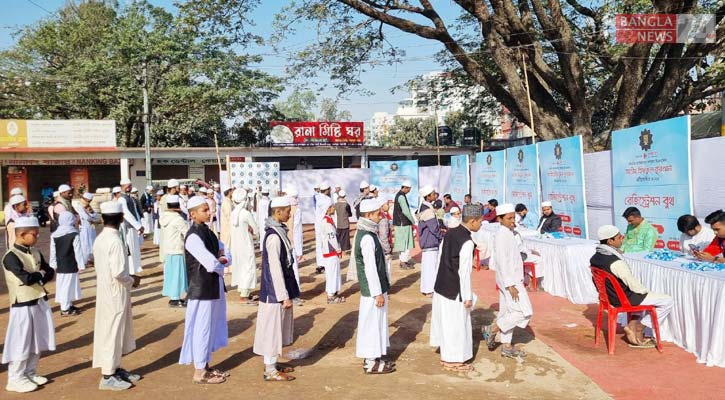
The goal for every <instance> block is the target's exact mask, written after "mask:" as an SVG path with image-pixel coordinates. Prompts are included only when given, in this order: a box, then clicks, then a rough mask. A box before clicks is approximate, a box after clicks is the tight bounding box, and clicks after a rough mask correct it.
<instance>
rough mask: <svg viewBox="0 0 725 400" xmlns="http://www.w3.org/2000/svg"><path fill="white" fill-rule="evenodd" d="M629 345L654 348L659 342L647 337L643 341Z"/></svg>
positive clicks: (639, 347) (638, 347) (629, 344)
mask: <svg viewBox="0 0 725 400" xmlns="http://www.w3.org/2000/svg"><path fill="white" fill-rule="evenodd" d="M627 346H629V347H631V348H633V349H653V348H655V347H657V343H655V341H654V340H652V339H645V340H643V341H641V342H640V341H637V343H627Z"/></svg>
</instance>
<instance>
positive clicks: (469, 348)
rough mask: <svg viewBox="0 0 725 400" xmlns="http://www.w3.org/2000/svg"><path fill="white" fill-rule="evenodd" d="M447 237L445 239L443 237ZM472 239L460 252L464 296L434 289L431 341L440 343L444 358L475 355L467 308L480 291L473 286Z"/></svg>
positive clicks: (453, 359) (452, 359)
mask: <svg viewBox="0 0 725 400" xmlns="http://www.w3.org/2000/svg"><path fill="white" fill-rule="evenodd" d="M443 240H444V241H445V239H443ZM473 247H474V243H473V241H472V240H469V241H467V242H466V243H464V244H463V246H462V247H461V250H460V252H459V254H458V257H459V258H458V259H459V264H458V282H459V285H460V288H461V300H460V301H459V300H457V299H456V300H451V299H448V298H446V297H444V296H442V295H440V294H438V293H433V313H432V315H431V323H430V345H431V347H440V350H441V360H443V361H446V362H464V361H467V360H470V359H471V358H472V357H473V335H472V328H471V311H472V310H473V307H471V308H466V307H465V306H464V305H463V302H465V301H469V300H470V301H472V302H473V303H474V304H475V302H476V295H475V294H474V293H473V290H472V288H471V272H472V271H473Z"/></svg>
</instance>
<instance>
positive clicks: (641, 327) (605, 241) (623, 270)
mask: <svg viewBox="0 0 725 400" xmlns="http://www.w3.org/2000/svg"><path fill="white" fill-rule="evenodd" d="M597 237H598V238H599V245H598V246H597V251H596V253H594V256H592V258H591V260H590V261H589V262H590V264H591V265H592V266H593V267H595V268H599V269H601V270H603V271H606V272H609V273H610V274H612V275H614V276H615V277H616V278H617V281H618V282H619V285H620V286H621V287H622V290H624V294H625V295H626V296H627V299H628V300H629V302H630V304H632V305H633V306H639V305H642V306H645V305H647V306H655V310H656V311H657V322H658V323H659V324H660V326H661V325H662V324H663V321H664V320H665V318H667V315H669V313H670V311H672V306H673V305H674V302H673V301H672V297H671V296H669V295H666V294H659V293H651V292H650V291H649V290H647V288H645V287H644V285H642V283H641V282H640V281H639V279H637V278H636V277H635V276H634V275H633V274H632V270H631V269H630V268H629V265H628V264H627V261H625V259H624V256H623V255H622V251H621V247H622V242H623V240H624V236H622V234H621V233H619V229H617V227H616V226H613V225H604V226H602V227H601V228H599V230H598V231H597ZM607 297H608V298H609V303H610V304H612V305H613V306H614V307H619V306H620V305H621V303H620V302H619V298H618V297H617V293H616V292H615V291H614V288H613V287H612V285H611V283H610V282H609V281H607ZM644 314H645V315H642V317H641V319H639V320H635V319H633V320H632V321H630V322H629V323H628V324H626V325H625V322H626V313H622V314H619V316H620V317H623V318H622V319H619V323H620V324H621V325H622V326H623V327H624V333H625V336H626V338H627V341H628V342H629V346H630V347H636V348H652V347H655V346H656V343H655V341H654V339H652V319H651V317H650V315H649V313H644Z"/></svg>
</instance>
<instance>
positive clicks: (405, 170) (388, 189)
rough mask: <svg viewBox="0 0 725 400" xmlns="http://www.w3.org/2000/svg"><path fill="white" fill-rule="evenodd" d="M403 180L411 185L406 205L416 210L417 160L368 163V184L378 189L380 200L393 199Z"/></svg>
mask: <svg viewBox="0 0 725 400" xmlns="http://www.w3.org/2000/svg"><path fill="white" fill-rule="evenodd" d="M405 180H409V181H410V184H411V185H412V187H411V188H410V193H408V195H407V197H408V204H409V205H410V207H411V208H418V160H407V161H370V183H371V184H373V185H375V186H377V187H378V188H379V195H380V197H381V198H383V199H387V200H393V199H395V194H396V193H398V191H399V190H400V185H401V184H402V183H403V181H405Z"/></svg>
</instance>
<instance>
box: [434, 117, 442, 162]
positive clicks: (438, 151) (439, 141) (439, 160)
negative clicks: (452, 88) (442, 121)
mask: <svg viewBox="0 0 725 400" xmlns="http://www.w3.org/2000/svg"><path fill="white" fill-rule="evenodd" d="M433 121H434V123H435V124H436V153H438V166H439V167H440V166H441V139H440V135H439V132H438V108H434V109H433Z"/></svg>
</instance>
